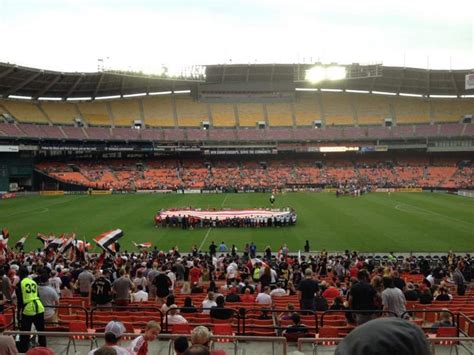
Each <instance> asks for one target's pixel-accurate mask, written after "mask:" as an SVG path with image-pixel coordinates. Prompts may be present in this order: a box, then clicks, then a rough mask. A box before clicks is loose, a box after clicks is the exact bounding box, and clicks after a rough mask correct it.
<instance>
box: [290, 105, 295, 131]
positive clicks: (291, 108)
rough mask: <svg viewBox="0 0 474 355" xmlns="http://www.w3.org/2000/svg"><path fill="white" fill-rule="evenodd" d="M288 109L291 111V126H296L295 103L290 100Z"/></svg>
mask: <svg viewBox="0 0 474 355" xmlns="http://www.w3.org/2000/svg"><path fill="white" fill-rule="evenodd" d="M289 105H290V111H291V122H293V128H296V114H295V104H294V102H290V104H289Z"/></svg>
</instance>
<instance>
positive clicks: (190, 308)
mask: <svg viewBox="0 0 474 355" xmlns="http://www.w3.org/2000/svg"><path fill="white" fill-rule="evenodd" d="M181 313H197V309H196V307H195V306H194V305H193V299H192V298H191V297H186V298H185V299H184V306H183V308H181Z"/></svg>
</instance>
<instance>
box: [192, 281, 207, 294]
mask: <svg viewBox="0 0 474 355" xmlns="http://www.w3.org/2000/svg"><path fill="white" fill-rule="evenodd" d="M203 292H204V289H203V288H202V287H201V286H200V285H199V284H198V283H197V282H195V283H194V284H193V287H192V288H191V293H203Z"/></svg>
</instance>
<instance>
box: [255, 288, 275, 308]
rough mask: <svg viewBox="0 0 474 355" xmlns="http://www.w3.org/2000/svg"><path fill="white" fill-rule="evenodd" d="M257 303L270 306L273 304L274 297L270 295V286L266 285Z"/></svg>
mask: <svg viewBox="0 0 474 355" xmlns="http://www.w3.org/2000/svg"><path fill="white" fill-rule="evenodd" d="M255 303H257V304H260V305H262V306H268V307H270V306H271V305H272V298H271V296H270V287H268V286H265V287H264V289H263V292H260V293H259V294H258V295H257V298H256V299H255Z"/></svg>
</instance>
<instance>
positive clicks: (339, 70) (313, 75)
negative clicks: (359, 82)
mask: <svg viewBox="0 0 474 355" xmlns="http://www.w3.org/2000/svg"><path fill="white" fill-rule="evenodd" d="M345 78H346V68H345V67H343V66H337V65H331V66H323V65H316V66H314V67H312V68H311V69H308V70H306V73H305V79H306V80H307V81H309V82H311V83H319V82H321V81H326V80H331V81H333V80H342V79H345Z"/></svg>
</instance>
